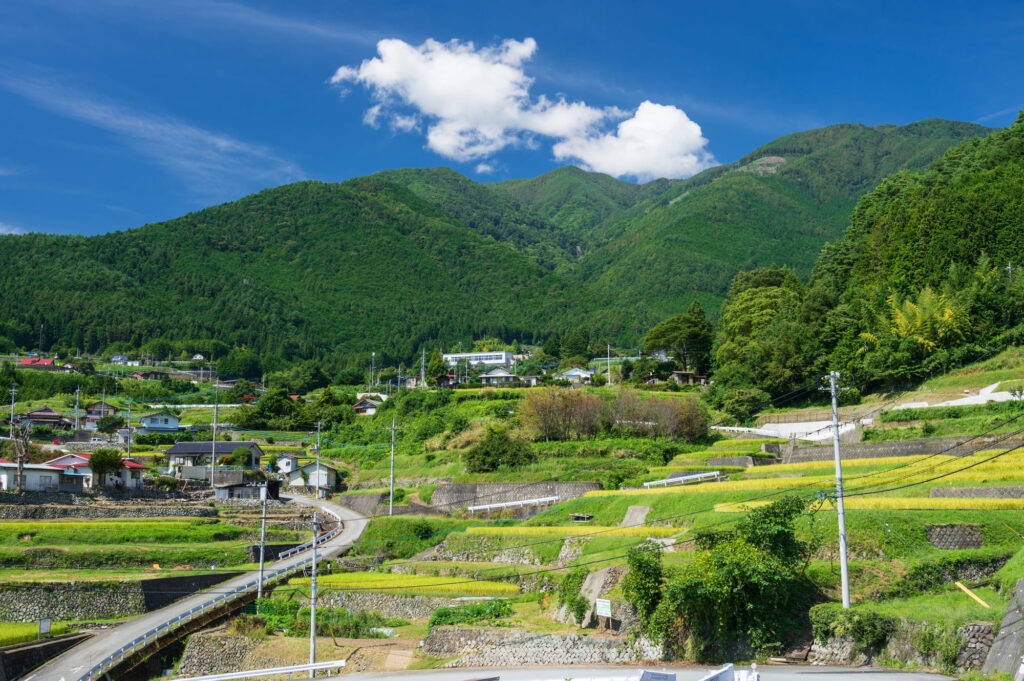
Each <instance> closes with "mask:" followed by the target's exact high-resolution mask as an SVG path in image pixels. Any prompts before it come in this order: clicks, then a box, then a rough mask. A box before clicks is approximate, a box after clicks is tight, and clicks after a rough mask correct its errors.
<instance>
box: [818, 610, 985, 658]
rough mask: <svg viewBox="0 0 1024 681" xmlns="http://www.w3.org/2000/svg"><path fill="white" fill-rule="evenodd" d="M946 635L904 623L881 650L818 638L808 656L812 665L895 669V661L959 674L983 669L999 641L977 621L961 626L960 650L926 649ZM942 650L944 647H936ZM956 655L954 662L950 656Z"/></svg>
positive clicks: (956, 636) (957, 642)
mask: <svg viewBox="0 0 1024 681" xmlns="http://www.w3.org/2000/svg"><path fill="white" fill-rule="evenodd" d="M942 636H943V633H942V632H941V631H939V630H936V629H935V628H934V627H932V626H931V625H929V624H927V623H924V622H908V621H907V620H901V621H900V623H899V626H898V627H897V629H896V631H895V632H893V633H892V634H891V635H890V636H889V638H888V640H887V641H886V643H885V645H884V646H883V647H882V648H880V649H878V650H861V649H860V648H859V647H858V646H857V644H856V643H855V642H854V641H853V640H852V639H849V638H831V639H828V640H827V641H821V640H817V639H815V641H814V643H813V645H812V646H811V651H810V653H809V655H808V657H807V660H808V662H810V663H811V664H812V665H825V666H830V667H831V666H851V665H853V666H862V665H875V666H892V663H893V662H896V663H898V664H899V665H900V666H904V667H916V668H928V669H947V668H948V667H949V666H953V667H956V668H957V670H958V671H970V670H977V669H981V668H982V665H984V663H985V659H986V658H987V657H988V653H989V650H990V649H991V648H992V642H993V640H994V639H995V633H994V629H993V627H992V625H991V624H989V623H987V622H973V623H968V624H965V625H963V626H962V627H960V628H959V629H958V630H957V631H956V633H955V634H954V638H953V641H952V642H951V643H952V644H953V645H956V646H958V647H959V650H958V651H957V650H955V649H953V650H932V649H925V647H924V646H923V645H922V642H923V641H925V640H928V639H930V640H932V641H935V640H938V639H941V638H942ZM932 647H933V648H941V647H943V646H941V645H939V646H935V645H933V646H932ZM954 652H955V653H956V654H955V656H954V657H953V659H952V660H950V659H949V658H948V657H947V655H948V654H949V653H954Z"/></svg>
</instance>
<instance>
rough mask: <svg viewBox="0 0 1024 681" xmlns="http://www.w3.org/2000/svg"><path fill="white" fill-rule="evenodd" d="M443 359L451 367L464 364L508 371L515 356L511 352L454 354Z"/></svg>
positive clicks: (444, 356) (442, 357) (449, 354)
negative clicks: (496, 367) (493, 367)
mask: <svg viewBox="0 0 1024 681" xmlns="http://www.w3.org/2000/svg"><path fill="white" fill-rule="evenodd" d="M441 359H442V360H443V361H444V363H445V364H447V365H448V366H450V367H453V366H455V365H456V364H460V363H462V362H467V363H469V365H470V366H480V365H483V366H500V367H505V368H506V369H507V368H508V367H510V366H512V361H513V356H512V353H511V352H505V351H504V350H502V351H496V352H452V353H448V354H443V355H441Z"/></svg>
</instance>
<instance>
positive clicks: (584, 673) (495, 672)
mask: <svg viewBox="0 0 1024 681" xmlns="http://www.w3.org/2000/svg"><path fill="white" fill-rule="evenodd" d="M641 669H644V667H620V666H594V667H583V666H578V667H532V668H525V669H487V668H475V669H435V670H430V671H414V672H380V673H372V674H346V675H344V676H334V677H331V678H333V679H337V680H338V681H370V680H371V679H372V680H373V681H412V679H417V681H418V680H419V679H423V680H424V681H469V680H470V679H491V678H495V677H498V678H500V679H501V681H565V679H572V681H589V680H590V679H593V680H594V681H636V680H637V677H638V676H639V674H640V670H641ZM646 669H650V670H652V671H662V670H665V671H668V672H675V674H676V679H677V681H697V680H698V679H701V678H703V677H704V675H706V674H707V673H708V671H709V670H710V669H711V668H710V667H646ZM737 669H749V667H737ZM758 671H759V672H761V679H762V681H812V680H813V679H827V680H828V681H942V680H943V679H951V677H949V676H941V675H938V674H925V673H923V672H901V671H893V670H889V669H851V668H849V667H811V666H794V667H789V666H786V667H783V666H779V667H775V666H771V667H764V666H762V667H758Z"/></svg>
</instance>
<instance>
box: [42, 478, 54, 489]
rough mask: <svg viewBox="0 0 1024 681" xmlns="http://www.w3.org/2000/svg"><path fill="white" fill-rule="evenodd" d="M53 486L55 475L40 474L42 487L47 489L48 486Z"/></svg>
mask: <svg viewBox="0 0 1024 681" xmlns="http://www.w3.org/2000/svg"><path fill="white" fill-rule="evenodd" d="M52 486H53V476H52V475H40V476H39V487H40V489H47V488H48V487H52Z"/></svg>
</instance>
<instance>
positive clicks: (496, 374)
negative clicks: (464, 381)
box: [480, 368, 519, 385]
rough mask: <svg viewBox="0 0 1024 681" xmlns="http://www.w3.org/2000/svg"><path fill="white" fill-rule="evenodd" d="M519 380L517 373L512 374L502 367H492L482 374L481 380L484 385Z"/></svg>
mask: <svg viewBox="0 0 1024 681" xmlns="http://www.w3.org/2000/svg"><path fill="white" fill-rule="evenodd" d="M518 380H519V377H518V376H516V375H515V374H510V373H509V372H507V371H505V370H504V369H501V368H495V369H491V370H490V371H488V372H487V373H484V374H481V375H480V382H481V383H483V384H484V385H501V384H502V383H514V382H516V381H518Z"/></svg>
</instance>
